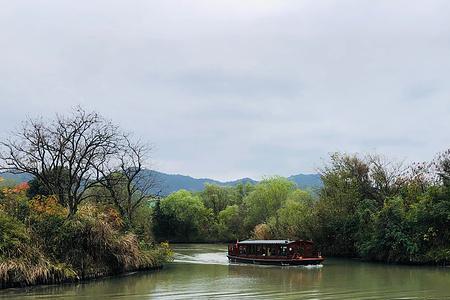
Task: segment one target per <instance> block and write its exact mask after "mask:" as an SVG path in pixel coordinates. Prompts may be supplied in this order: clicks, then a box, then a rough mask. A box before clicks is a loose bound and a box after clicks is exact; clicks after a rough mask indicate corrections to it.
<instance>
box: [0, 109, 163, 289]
mask: <svg viewBox="0 0 450 300" xmlns="http://www.w3.org/2000/svg"><path fill="white" fill-rule="evenodd" d="M0 145H1V149H0V150H1V151H0V168H1V170H3V171H10V172H22V173H28V174H31V175H33V176H34V179H33V180H32V181H30V182H29V183H22V184H19V185H12V184H11V182H7V181H3V182H2V183H0V185H1V187H0V288H5V287H14V286H25V285H33V284H50V283H60V282H67V281H77V280H83V279H89V278H94V277H99V276H105V275H112V274H117V273H122V272H126V271H135V270H145V269H152V268H158V267H160V266H161V265H162V263H163V262H165V261H167V260H168V259H170V256H171V252H170V249H169V247H168V244H166V243H163V244H156V243H155V242H154V238H153V232H152V223H151V222H152V215H153V212H152V209H151V207H150V205H151V203H152V201H153V197H152V195H148V193H147V191H148V190H150V189H152V188H153V187H154V185H155V182H154V181H153V179H152V178H151V177H148V176H142V175H141V170H142V168H143V167H144V166H145V164H146V159H147V157H146V154H147V152H148V148H147V147H146V145H145V144H142V143H140V142H139V141H138V140H135V139H133V138H132V137H131V136H130V135H127V134H124V133H123V132H121V131H120V130H119V128H118V127H117V126H116V125H114V124H113V123H111V122H110V121H109V120H106V119H104V118H103V117H101V116H100V115H98V114H96V113H88V112H85V111H84V110H83V109H81V108H77V109H75V110H74V111H73V113H72V114H71V115H68V116H58V117H57V118H56V119H54V120H47V121H44V120H42V119H36V120H29V121H27V122H25V123H24V125H23V128H22V129H21V130H20V131H18V132H16V134H15V135H14V136H12V137H11V139H9V140H6V141H1V142H0ZM0 181H2V179H1V178H0Z"/></svg>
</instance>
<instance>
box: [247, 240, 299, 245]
mask: <svg viewBox="0 0 450 300" xmlns="http://www.w3.org/2000/svg"><path fill="white" fill-rule="evenodd" d="M294 242H295V241H290V240H245V241H239V242H238V244H239V245H261V244H264V245H286V244H290V243H294Z"/></svg>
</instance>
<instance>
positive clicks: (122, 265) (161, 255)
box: [0, 186, 171, 289]
mask: <svg viewBox="0 0 450 300" xmlns="http://www.w3.org/2000/svg"><path fill="white" fill-rule="evenodd" d="M26 191H27V187H26V186H24V187H20V186H19V187H15V188H11V189H9V188H6V189H3V190H2V192H1V197H0V288H2V289H3V288H10V287H25V286H31V285H40V284H59V283H65V282H78V281H84V280H89V279H94V278H99V277H104V276H111V275H116V274H122V273H125V272H133V271H140V270H153V269H157V268H161V267H162V264H163V263H164V262H166V261H168V260H170V257H171V250H170V248H169V245H168V243H161V244H155V243H152V242H151V236H149V235H148V234H145V231H143V230H138V229H139V228H138V227H136V226H135V227H131V226H127V225H126V224H125V223H124V221H123V220H122V218H121V217H120V215H119V214H118V212H117V210H115V209H114V208H113V207H111V206H108V205H101V204H96V203H92V202H86V203H84V204H83V205H81V206H80V208H79V209H78V211H77V213H76V214H75V215H73V216H70V217H68V214H67V209H66V208H64V207H63V206H61V205H60V204H59V203H58V201H57V200H56V198H55V197H52V196H47V197H44V196H42V197H34V198H32V199H29V198H28V197H27V196H26ZM142 232H144V233H142Z"/></svg>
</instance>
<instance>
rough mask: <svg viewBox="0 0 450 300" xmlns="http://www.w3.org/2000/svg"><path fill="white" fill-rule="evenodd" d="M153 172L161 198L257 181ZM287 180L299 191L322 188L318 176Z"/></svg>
mask: <svg viewBox="0 0 450 300" xmlns="http://www.w3.org/2000/svg"><path fill="white" fill-rule="evenodd" d="M146 172H153V176H154V177H155V179H156V180H157V182H158V184H159V189H160V193H161V195H162V196H166V195H169V194H170V193H173V192H176V191H178V190H180V189H185V190H188V191H192V192H199V191H202V190H203V189H204V187H205V184H207V183H209V184H217V185H221V186H235V185H237V184H239V183H251V184H256V183H258V181H256V180H254V179H251V178H241V179H237V180H233V181H218V180H214V179H210V178H193V177H191V176H186V175H179V174H167V173H162V172H157V171H146ZM288 179H289V180H291V181H293V182H294V183H296V184H297V186H298V187H299V188H301V189H316V188H319V187H321V186H322V180H321V179H320V175H319V174H298V175H293V176H290V177H288Z"/></svg>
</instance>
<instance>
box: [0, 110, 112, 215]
mask: <svg viewBox="0 0 450 300" xmlns="http://www.w3.org/2000/svg"><path fill="white" fill-rule="evenodd" d="M119 137H120V134H119V133H118V127H117V126H115V125H114V124H112V123H111V122H110V121H108V120H106V119H104V118H103V117H101V116H100V115H99V114H97V113H95V112H90V113H88V112H86V111H85V110H83V109H82V108H80V107H77V108H76V109H74V111H73V112H72V114H71V115H70V116H61V115H57V117H56V119H55V120H54V121H52V122H45V121H43V120H42V119H38V120H33V119H29V120H28V121H27V122H25V123H24V125H23V128H22V130H21V131H19V132H17V133H16V134H15V135H14V137H13V138H10V139H8V140H6V141H4V142H0V145H1V150H0V169H1V170H4V171H10V172H14V173H29V174H32V175H34V176H35V177H36V178H37V179H38V180H39V181H40V182H41V183H42V184H43V185H44V186H45V187H46V188H47V189H48V190H49V191H50V192H51V193H52V194H55V195H57V197H58V199H59V201H60V203H61V204H63V205H65V206H67V207H68V209H69V216H70V215H74V214H75V213H76V211H77V208H78V205H79V204H80V202H82V201H83V200H84V199H86V198H87V197H89V196H90V195H89V194H88V193H86V191H87V190H89V189H90V188H91V187H92V186H94V185H95V184H96V183H97V182H98V180H99V173H98V168H97V166H99V165H101V164H103V162H104V161H105V160H107V159H108V157H110V156H112V155H115V154H116V153H117V145H118V143H119V141H120V138H119Z"/></svg>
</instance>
